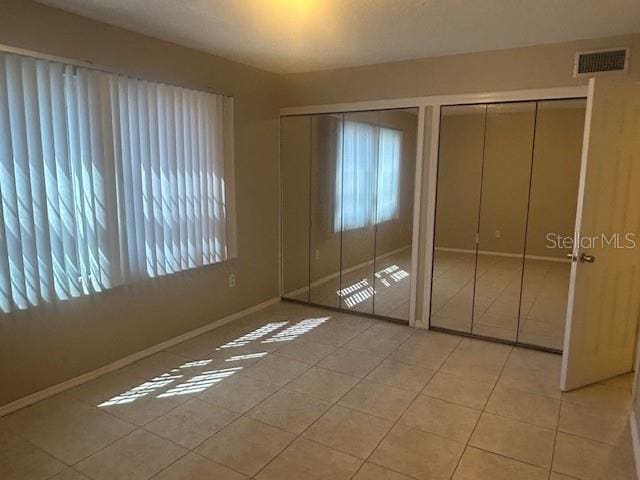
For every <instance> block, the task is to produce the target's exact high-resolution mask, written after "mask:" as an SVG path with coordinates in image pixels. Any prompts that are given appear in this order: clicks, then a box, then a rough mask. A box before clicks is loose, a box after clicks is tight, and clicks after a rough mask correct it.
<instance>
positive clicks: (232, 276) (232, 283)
mask: <svg viewBox="0 0 640 480" xmlns="http://www.w3.org/2000/svg"><path fill="white" fill-rule="evenodd" d="M235 286H236V274H235V273H230V274H229V288H233V287H235Z"/></svg>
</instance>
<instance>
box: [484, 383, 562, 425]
mask: <svg viewBox="0 0 640 480" xmlns="http://www.w3.org/2000/svg"><path fill="white" fill-rule="evenodd" d="M485 411H487V412H489V413H495V414H496V415H500V416H502V417H508V418H513V419H515V420H520V421H522V422H527V423H532V424H534V425H538V426H540V427H547V428H553V429H555V428H556V426H557V425H558V415H559V413H560V400H556V399H554V398H549V397H545V396H542V395H536V394H533V393H528V392H522V391H519V390H510V389H507V388H502V387H497V388H496V389H495V390H494V391H493V393H492V394H491V397H490V398H489V402H488V403H487V406H486V408H485Z"/></svg>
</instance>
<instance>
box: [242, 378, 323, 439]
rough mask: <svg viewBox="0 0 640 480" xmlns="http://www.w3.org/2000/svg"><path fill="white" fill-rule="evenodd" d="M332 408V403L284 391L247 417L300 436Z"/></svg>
mask: <svg viewBox="0 0 640 480" xmlns="http://www.w3.org/2000/svg"><path fill="white" fill-rule="evenodd" d="M330 406H331V404H330V403H328V402H325V401H323V400H319V399H317V398H316V397H312V396H310V395H305V394H303V393H299V392H294V391H291V390H284V389H283V390H280V391H279V392H276V393H275V394H274V395H272V396H271V397H269V398H267V399H266V400H265V401H263V402H262V403H260V404H259V405H257V406H256V407H255V408H254V409H253V410H251V411H250V412H249V413H248V414H247V416H248V417H251V418H253V419H254V420H260V421H261V422H264V423H268V424H269V425H273V426H274V427H278V428H281V429H282V430H286V431H288V432H291V433H296V434H300V433H302V432H303V431H304V430H305V429H306V428H307V427H308V426H309V425H311V424H312V423H313V422H314V421H315V420H317V419H318V418H319V417H320V416H321V415H322V414H323V413H324V412H326V411H327V410H328V409H329V407H330Z"/></svg>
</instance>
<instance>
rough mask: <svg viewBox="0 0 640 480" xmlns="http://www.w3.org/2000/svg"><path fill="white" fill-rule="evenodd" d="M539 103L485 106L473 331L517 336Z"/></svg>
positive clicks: (498, 336)
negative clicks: (535, 126) (535, 127)
mask: <svg viewBox="0 0 640 480" xmlns="http://www.w3.org/2000/svg"><path fill="white" fill-rule="evenodd" d="M535 116H536V103H535V102H522V103H503V104H493V105H488V106H487V112H486V127H485V145H484V159H483V167H482V194H481V202H480V223H479V236H478V255H477V265H476V274H475V295H474V303H473V329H472V333H474V334H477V335H483V336H488V337H493V338H499V339H504V340H509V341H516V339H517V332H518V316H519V308H520V291H521V283H522V271H523V261H524V249H525V238H526V227H527V205H528V201H529V182H530V177H531V162H532V150H533V137H534V124H535Z"/></svg>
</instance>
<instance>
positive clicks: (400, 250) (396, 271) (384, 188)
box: [374, 108, 418, 322]
mask: <svg viewBox="0 0 640 480" xmlns="http://www.w3.org/2000/svg"><path fill="white" fill-rule="evenodd" d="M378 124H379V126H380V132H379V134H380V139H379V155H378V178H377V188H376V191H377V202H376V238H375V277H374V289H375V298H374V313H375V314H376V315H383V316H385V317H390V318H395V319H399V320H404V321H407V322H408V321H409V308H410V305H409V304H410V298H411V281H412V277H411V274H412V272H411V247H412V240H413V200H414V189H415V173H416V172H415V170H416V169H415V167H416V148H417V136H418V109H417V108H408V109H401V110H400V109H399V110H383V111H380V112H378Z"/></svg>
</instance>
